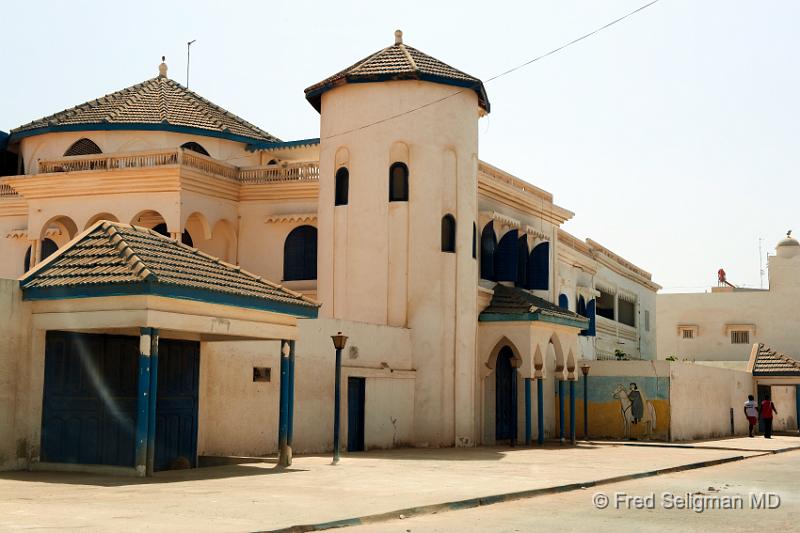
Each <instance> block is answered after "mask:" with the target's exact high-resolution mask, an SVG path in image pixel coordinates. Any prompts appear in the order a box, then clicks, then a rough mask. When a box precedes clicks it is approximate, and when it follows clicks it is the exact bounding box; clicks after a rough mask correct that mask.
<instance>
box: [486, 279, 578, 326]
mask: <svg viewBox="0 0 800 533" xmlns="http://www.w3.org/2000/svg"><path fill="white" fill-rule="evenodd" d="M536 314H538V315H541V316H549V317H553V318H561V319H565V320H570V321H578V322H585V323H586V325H588V323H589V319H587V318H586V317H583V316H581V315H579V314H577V313H573V312H572V311H569V310H567V309H564V308H561V307H559V306H557V305H555V304H553V303H550V302H548V301H547V300H545V299H544V298H540V297H538V296H536V295H535V294H533V293H532V292H530V291H527V290H525V289H520V288H518V287H506V286H505V285H501V284H499V283H498V284H497V285H495V286H494V295H493V296H492V301H491V302H490V303H489V306H488V307H487V308H486V309H484V310H483V312H482V313H481V315H507V316H508V317H509V319H511V318H512V317H514V316H517V317H520V319H525V317H529V316H530V315H536Z"/></svg>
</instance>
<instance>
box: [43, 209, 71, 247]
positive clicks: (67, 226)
mask: <svg viewBox="0 0 800 533" xmlns="http://www.w3.org/2000/svg"><path fill="white" fill-rule="evenodd" d="M53 228H57V229H58V233H59V235H57V236H54V238H53V239H52V240H53V241H54V242H57V243H60V245H63V244H65V243H66V242H67V241H69V240H71V239H72V238H73V237H75V235H77V234H78V225H77V224H75V221H73V220H72V219H71V218H70V217H68V216H65V215H58V216H55V217H52V218H51V219H50V220H48V221H47V222H45V223H44V224H43V225H42V227H41V229H40V230H39V240H40V241H43V240H44V239H45V238H46V237H48V235H47V233H48V231H49V230H51V229H53Z"/></svg>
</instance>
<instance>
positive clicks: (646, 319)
mask: <svg viewBox="0 0 800 533" xmlns="http://www.w3.org/2000/svg"><path fill="white" fill-rule="evenodd" d="M644 330H645V331H650V311H648V310H647V309H645V311H644Z"/></svg>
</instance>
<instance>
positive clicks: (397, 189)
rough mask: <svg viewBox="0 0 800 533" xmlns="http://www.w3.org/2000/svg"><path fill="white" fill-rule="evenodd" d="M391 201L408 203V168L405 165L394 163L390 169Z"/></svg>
mask: <svg viewBox="0 0 800 533" xmlns="http://www.w3.org/2000/svg"><path fill="white" fill-rule="evenodd" d="M389 201H390V202H407V201H408V167H407V166H406V164H405V163H392V166H391V167H389Z"/></svg>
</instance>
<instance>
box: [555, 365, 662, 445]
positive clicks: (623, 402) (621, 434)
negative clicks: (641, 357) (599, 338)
mask: <svg viewBox="0 0 800 533" xmlns="http://www.w3.org/2000/svg"><path fill="white" fill-rule="evenodd" d="M575 389H576V393H577V394H576V396H577V397H576V406H575V407H576V409H575V411H576V412H575V415H576V419H577V424H576V425H577V427H578V428H579V429H580V428H582V427H583V402H584V397H583V376H580V377H579V379H578V383H576V387H575ZM588 394H589V398H588V400H589V405H588V411H589V435H590V436H591V437H594V438H612V439H659V440H668V439H669V419H670V407H669V377H666V376H664V377H656V376H592V375H590V376H589V382H588ZM567 403H568V402H567ZM557 416H558V413H556V417H557ZM579 433H580V431H579Z"/></svg>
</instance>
